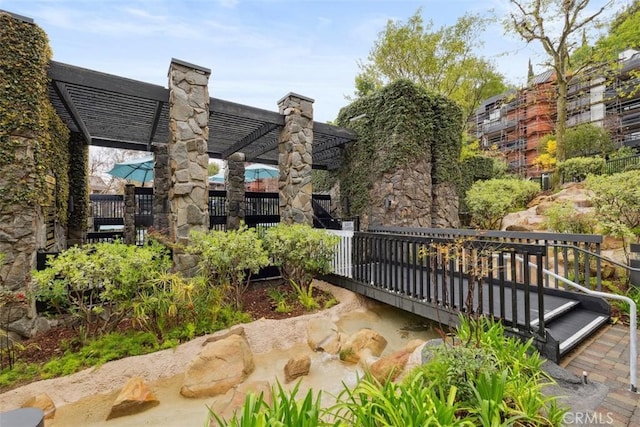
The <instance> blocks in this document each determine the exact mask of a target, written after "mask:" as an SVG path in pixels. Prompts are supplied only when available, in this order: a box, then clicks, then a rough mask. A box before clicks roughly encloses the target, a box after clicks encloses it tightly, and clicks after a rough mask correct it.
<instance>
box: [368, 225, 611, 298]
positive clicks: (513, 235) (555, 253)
mask: <svg viewBox="0 0 640 427" xmlns="http://www.w3.org/2000/svg"><path fill="white" fill-rule="evenodd" d="M368 231H372V232H380V233H395V234H412V235H419V236H425V237H434V238H444V239H457V240H469V239H482V240H485V241H491V242H499V243H501V244H504V245H512V244H537V245H542V246H544V247H545V248H546V249H547V254H548V256H547V257H545V265H544V267H545V268H546V269H547V270H551V271H553V272H554V273H555V274H561V275H562V276H565V277H570V278H571V279H572V280H574V281H575V282H578V283H583V284H584V285H585V286H586V287H590V288H592V289H594V290H597V291H601V290H602V260H601V258H600V257H599V256H598V255H600V249H601V245H602V242H603V237H602V236H601V235H597V234H570V233H538V232H535V233H534V232H517V231H483V230H470V229H450V228H408V227H369V230H368ZM590 253H593V254H595V256H592V255H590ZM545 286H547V287H554V288H559V287H560V286H562V287H563V288H564V289H567V288H566V286H565V285H564V284H561V282H560V281H559V280H558V279H551V278H549V276H545Z"/></svg>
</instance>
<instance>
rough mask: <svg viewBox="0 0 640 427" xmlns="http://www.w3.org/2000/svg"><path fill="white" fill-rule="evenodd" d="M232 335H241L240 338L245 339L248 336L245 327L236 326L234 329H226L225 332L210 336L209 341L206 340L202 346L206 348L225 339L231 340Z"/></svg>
mask: <svg viewBox="0 0 640 427" xmlns="http://www.w3.org/2000/svg"><path fill="white" fill-rule="evenodd" d="M231 335H239V336H241V337H243V338H245V337H246V336H247V335H246V333H245V331H244V327H243V326H234V327H232V328H230V329H225V330H223V331H220V332H216V333H215V334H213V335H212V336H210V337H208V338H207V339H205V340H204V342H203V343H202V346H203V347H204V346H206V345H207V344H210V343H212V342H216V341H220V340H223V339H225V338H229V337H230V336H231Z"/></svg>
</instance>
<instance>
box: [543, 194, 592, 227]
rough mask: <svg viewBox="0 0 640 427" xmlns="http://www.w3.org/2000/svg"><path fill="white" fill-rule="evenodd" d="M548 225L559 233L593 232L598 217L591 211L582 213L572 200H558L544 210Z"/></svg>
mask: <svg viewBox="0 0 640 427" xmlns="http://www.w3.org/2000/svg"><path fill="white" fill-rule="evenodd" d="M544 214H545V216H546V217H547V220H546V227H547V228H548V229H549V230H551V231H556V232H558V233H577V234H593V233H594V232H595V229H596V219H595V217H594V215H593V214H591V213H580V212H578V210H577V209H576V207H575V205H574V204H573V203H571V202H568V201H565V202H556V203H554V204H552V205H551V206H549V208H547V210H546V211H545V212H544Z"/></svg>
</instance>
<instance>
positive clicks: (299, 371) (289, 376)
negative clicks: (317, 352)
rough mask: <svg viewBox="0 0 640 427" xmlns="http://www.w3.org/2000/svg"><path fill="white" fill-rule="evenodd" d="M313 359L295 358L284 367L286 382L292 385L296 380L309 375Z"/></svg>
mask: <svg viewBox="0 0 640 427" xmlns="http://www.w3.org/2000/svg"><path fill="white" fill-rule="evenodd" d="M310 368H311V357H309V355H308V354H307V355H299V356H294V357H292V358H291V359H289V361H288V362H287V364H286V365H284V381H285V383H290V382H291V381H293V380H295V379H296V378H299V377H302V376H304V375H309V369H310Z"/></svg>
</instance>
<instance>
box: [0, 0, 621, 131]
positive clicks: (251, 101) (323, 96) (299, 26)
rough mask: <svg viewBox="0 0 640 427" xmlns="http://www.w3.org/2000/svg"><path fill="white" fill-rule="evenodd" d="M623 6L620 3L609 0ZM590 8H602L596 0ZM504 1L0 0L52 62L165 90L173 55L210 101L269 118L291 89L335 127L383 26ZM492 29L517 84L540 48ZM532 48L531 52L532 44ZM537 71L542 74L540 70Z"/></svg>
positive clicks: (488, 44) (500, 62)
mask: <svg viewBox="0 0 640 427" xmlns="http://www.w3.org/2000/svg"><path fill="white" fill-rule="evenodd" d="M616 2H617V3H620V2H621V1H620V0H616ZM592 3H594V4H598V3H602V1H601V0H593V1H592ZM507 4H508V0H427V1H425V0H423V1H412V0H397V1H383V0H142V1H139V0H127V1H122V0H43V1H40V0H0V9H4V10H7V11H10V12H14V13H18V14H21V15H25V16H27V17H30V18H33V19H34V20H35V22H36V23H37V24H38V25H40V26H41V27H42V28H43V29H44V30H45V31H46V32H47V34H48V36H49V39H50V44H51V47H52V49H53V56H54V59H55V60H57V61H60V62H65V63H69V64H72V65H76V66H81V67H85V68H90V69H93V70H97V71H101V72H105V73H110V74H117V75H120V76H124V77H129V78H133V79H136V80H141V81H145V82H149V83H155V84H160V85H163V86H165V87H166V84H167V77H166V76H167V70H168V67H169V62H170V60H171V58H172V57H173V58H178V59H181V60H184V61H187V62H191V63H194V64H197V65H201V66H203V67H207V68H210V69H212V76H211V79H210V84H209V92H210V95H211V96H214V97H217V98H222V99H226V100H230V101H234V102H238V103H242V104H247V105H251V106H254V107H259V108H264V109H268V110H272V111H276V110H277V106H276V103H277V101H278V100H279V99H280V98H281V97H282V96H284V95H285V94H287V93H288V92H296V93H299V94H302V95H305V96H308V97H311V98H313V99H315V104H314V109H315V119H316V120H318V121H327V120H333V119H335V117H336V116H337V114H338V111H339V110H340V108H341V107H343V106H344V105H346V104H347V103H348V101H346V100H345V95H350V94H352V93H353V91H354V84H353V82H354V77H355V76H356V74H357V73H358V61H361V60H366V57H367V54H368V52H369V50H370V49H371V47H372V46H373V44H374V41H375V40H376V37H377V35H378V33H379V32H380V31H381V30H383V29H384V26H385V23H386V22H387V20H389V19H394V20H396V19H400V20H403V21H404V20H406V19H407V18H408V17H409V16H411V15H413V14H414V13H415V12H416V10H417V9H418V8H419V7H422V13H423V16H424V18H425V20H429V19H430V20H433V22H434V24H435V25H436V26H441V25H451V24H453V23H455V21H456V19H457V18H458V17H459V16H461V15H463V14H464V13H465V12H467V11H470V12H475V13H487V12H488V11H489V10H494V11H495V13H496V14H497V15H499V16H500V15H504V14H505V12H506V10H507V6H506V5H507ZM503 33H504V32H503V30H502V28H501V27H500V26H499V25H496V26H495V27H493V28H492V29H491V30H490V31H488V32H487V34H485V36H484V39H485V47H484V49H483V50H482V52H480V53H481V54H482V55H483V56H485V57H487V58H489V59H491V60H492V61H494V62H495V63H496V65H497V66H498V69H499V70H500V71H501V72H502V73H504V74H505V75H506V76H507V78H508V79H509V81H510V82H511V83H514V84H521V83H522V82H523V81H524V79H525V77H526V74H527V61H528V59H529V57H531V58H532V60H533V62H534V64H536V63H541V62H542V61H543V60H544V57H543V55H541V54H540V53H539V49H538V50H535V49H532V48H531V47H527V46H526V45H525V44H524V43H523V42H520V41H517V40H515V39H513V38H508V37H507V36H505V35H504V34H503ZM536 48H537V46H536ZM536 71H542V68H541V67H537V69H536Z"/></svg>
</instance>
